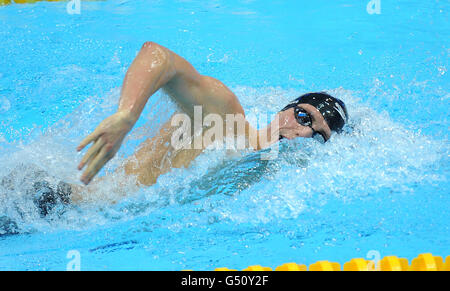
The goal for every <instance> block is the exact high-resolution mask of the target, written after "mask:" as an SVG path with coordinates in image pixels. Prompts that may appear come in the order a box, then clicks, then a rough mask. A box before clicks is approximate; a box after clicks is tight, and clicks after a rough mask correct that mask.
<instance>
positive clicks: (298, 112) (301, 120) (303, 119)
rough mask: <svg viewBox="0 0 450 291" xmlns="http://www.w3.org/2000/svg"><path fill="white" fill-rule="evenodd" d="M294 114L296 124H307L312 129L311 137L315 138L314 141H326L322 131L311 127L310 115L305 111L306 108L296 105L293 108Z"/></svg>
mask: <svg viewBox="0 0 450 291" xmlns="http://www.w3.org/2000/svg"><path fill="white" fill-rule="evenodd" d="M294 114H295V119H296V120H297V122H298V124H300V125H303V126H308V127H309V128H311V129H312V131H313V135H312V138H313V139H315V140H316V141H318V142H320V143H325V142H326V141H327V139H326V138H325V136H324V135H323V134H322V133H320V132H318V131H315V130H314V128H313V127H312V118H311V115H309V113H308V112H306V110H304V109H303V108H300V107H298V106H296V107H295V108H294Z"/></svg>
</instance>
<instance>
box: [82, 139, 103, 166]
mask: <svg viewBox="0 0 450 291" xmlns="http://www.w3.org/2000/svg"><path fill="white" fill-rule="evenodd" d="M104 145H105V142H104V140H103V138H101V137H100V138H99V139H97V141H95V143H94V145H93V146H91V148H90V149H89V150H88V152H87V153H86V154H85V155H84V157H83V159H82V160H81V162H80V164H79V165H78V170H81V169H83V168H84V166H85V165H86V163H87V162H89V160H91V159H92V158H94V157H95V155H96V154H97V153H98V152H99V151H100V150H101V148H102V147H103V146H104Z"/></svg>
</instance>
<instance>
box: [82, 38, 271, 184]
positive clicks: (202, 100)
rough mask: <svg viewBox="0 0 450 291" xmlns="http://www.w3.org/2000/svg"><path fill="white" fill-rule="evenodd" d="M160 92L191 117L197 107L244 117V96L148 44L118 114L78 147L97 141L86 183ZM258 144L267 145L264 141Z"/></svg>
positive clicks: (89, 159) (136, 63)
mask: <svg viewBox="0 0 450 291" xmlns="http://www.w3.org/2000/svg"><path fill="white" fill-rule="evenodd" d="M160 88H164V89H166V90H167V92H169V94H171V95H172V96H173V97H174V98H175V99H176V100H177V101H178V104H179V105H180V106H181V107H182V108H183V109H184V110H185V111H186V112H187V113H191V109H192V108H193V105H202V106H203V107H204V112H207V113H218V114H220V115H222V116H223V117H225V115H226V114H242V115H244V110H243V108H242V106H241V104H240V102H239V100H238V98H237V97H236V96H235V95H234V94H233V92H231V90H229V89H228V88H227V87H226V86H225V85H224V84H223V83H222V82H220V81H219V80H217V79H214V78H212V77H208V76H202V75H200V74H199V73H198V72H197V71H196V70H195V69H194V67H193V66H192V65H191V64H190V63H189V62H187V61H186V60H185V59H183V58H182V57H180V56H178V55H177V54H175V53H173V52H172V51H170V50H168V49H167V48H165V47H162V46H160V45H158V44H156V43H154V42H146V43H145V44H144V45H143V47H142V49H141V50H140V52H139V54H138V55H137V57H136V58H135V60H134V61H133V63H132V64H131V66H130V68H129V69H128V72H127V74H126V76H125V79H124V82H123V86H122V92H121V98H120V103H119V108H118V111H117V113H115V114H113V115H111V116H110V117H108V118H106V119H105V120H104V121H102V122H101V123H100V125H99V126H98V127H97V128H96V129H95V131H94V132H93V133H91V134H90V135H89V136H87V137H86V138H85V139H84V140H83V141H82V142H81V143H80V145H79V146H78V147H77V150H78V151H81V150H82V149H83V148H85V147H86V146H87V145H89V144H90V143H93V145H92V146H91V147H90V148H89V150H88V152H87V153H86V155H85V156H84V157H83V159H82V160H81V162H80V164H79V166H78V169H79V170H82V169H83V168H84V167H85V166H86V165H87V169H86V170H85V172H84V173H83V175H82V177H81V181H82V182H83V183H84V184H86V185H87V184H89V183H90V182H91V181H92V179H93V178H94V176H95V175H96V174H97V173H98V172H99V171H100V170H101V169H102V168H103V166H104V165H105V164H106V163H107V162H108V161H109V160H110V159H112V158H113V157H114V155H115V154H116V153H117V151H118V150H119V148H120V146H121V144H122V141H123V139H124V138H125V136H126V135H127V134H128V132H130V131H131V129H132V128H133V126H134V124H135V123H136V121H137V120H138V119H139V116H140V115H141V113H142V111H143V109H144V107H145V104H146V103H147V101H148V99H149V98H150V96H152V95H153V94H154V93H155V92H156V91H158V90H159V89H160ZM244 116H245V115H244ZM247 124H248V123H247ZM246 128H250V127H248V126H247V127H246ZM258 136H259V134H258ZM258 140H259V139H258ZM252 146H253V147H254V148H255V149H260V148H264V147H265V146H264V145H263V146H261V145H260V143H259V142H258V141H257V142H256V144H253V145H252Z"/></svg>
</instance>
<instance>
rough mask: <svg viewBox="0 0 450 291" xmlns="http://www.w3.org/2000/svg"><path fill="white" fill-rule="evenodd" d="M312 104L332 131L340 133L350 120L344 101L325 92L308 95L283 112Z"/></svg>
mask: <svg viewBox="0 0 450 291" xmlns="http://www.w3.org/2000/svg"><path fill="white" fill-rule="evenodd" d="M302 103H305V104H310V105H312V106H314V107H315V108H317V110H319V112H320V113H322V116H323V118H324V119H325V121H326V122H327V124H328V126H329V127H330V129H331V130H332V131H336V132H340V131H341V130H342V128H343V127H344V125H345V123H347V120H348V113H347V108H346V107H345V104H344V102H342V100H340V99H338V98H335V97H333V96H331V95H328V94H327V93H324V92H319V93H308V94H305V95H302V96H300V97H298V98H297V99H295V100H293V101H292V102H291V103H289V104H288V105H287V106H286V107H284V108H283V110H281V111H285V110H288V109H289V108H293V107H296V106H297V105H299V104H302Z"/></svg>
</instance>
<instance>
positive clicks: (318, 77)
mask: <svg viewBox="0 0 450 291" xmlns="http://www.w3.org/2000/svg"><path fill="white" fill-rule="evenodd" d="M368 2H369V1H366V0H360V1H325V0H319V1H298V0H296V1H263V0H259V1H244V0H240V1H239V0H228V1H220V0H215V1H181V0H180V1H168V0H160V1H144V0H133V1H124V0H122V1H118V0H109V1H100V2H83V1H82V7H81V14H80V15H69V14H68V13H67V11H66V3H58V2H57V3H52V2H39V3H36V4H32V5H9V6H3V7H0V55H1V56H2V57H1V58H0V116H1V117H0V164H1V165H2V167H0V177H3V176H5V175H8V174H9V173H11V171H13V170H14V169H16V170H17V169H18V170H17V171H16V173H15V174H14V176H13V183H14V185H15V188H14V190H10V189H7V188H5V187H2V186H0V217H6V218H7V219H9V220H13V221H14V222H15V223H16V226H15V227H14V231H12V230H11V229H8V227H7V224H5V223H3V225H0V270H11V269H13V270H65V269H66V266H67V264H68V263H69V262H70V260H69V259H68V258H67V253H68V251H71V250H75V251H78V252H79V254H80V256H81V269H82V270H98V269H101V270H103V269H104V270H118V269H119V270H124V269H125V270H129V269H139V270H141V269H145V270H181V269H194V270H212V269H214V268H215V267H222V266H226V267H230V268H237V269H242V268H245V267H247V266H249V265H254V264H261V265H266V266H270V267H276V266H278V265H281V264H282V263H286V262H291V261H293V262H297V263H304V264H311V263H313V262H316V261H319V260H330V261H336V262H340V263H344V262H346V261H348V260H350V259H351V258H354V257H366V256H367V253H368V252H369V251H372V250H374V251H377V252H379V253H380V255H381V257H383V256H387V255H397V256H401V257H406V258H408V259H410V260H411V259H412V258H414V257H415V256H417V255H418V254H420V253H423V252H432V253H433V254H435V255H440V256H447V255H450V229H449V223H450V215H449V214H450V213H449V205H450V196H449V194H450V193H449V192H450V191H449V182H448V176H449V160H450V159H449V152H450V151H449V150H450V147H449V142H448V141H449V140H448V134H449V125H450V124H449V121H448V117H449V113H448V108H449V107H450V106H449V105H450V93H449V84H450V82H449V74H450V73H449V72H448V68H449V67H450V64H449V53H450V41H449V40H450V25H449V22H448V19H449V10H450V4H449V2H448V1H417V0H415V1H387V0H381V4H382V6H381V14H372V15H371V14H369V13H367V11H366V5H367V3H368ZM145 41H155V42H158V43H160V44H162V45H164V46H166V47H169V48H170V49H172V50H173V51H175V52H177V53H178V54H180V55H182V56H183V57H185V58H186V59H187V60H189V61H190V62H191V63H192V64H193V65H194V66H195V67H196V68H197V69H198V70H199V71H200V72H201V73H202V74H205V75H210V76H213V77H216V78H218V79H220V80H222V81H223V82H224V83H225V84H226V85H227V86H229V87H230V88H231V89H232V90H233V91H234V92H235V93H236V95H237V96H238V97H239V99H240V100H241V103H242V105H243V107H244V109H245V110H246V112H247V113H258V112H263V111H277V110H279V109H281V108H282V107H283V106H284V105H285V104H286V103H287V102H288V101H290V100H291V99H293V98H295V97H296V96H298V95H299V94H301V93H304V92H310V91H320V90H327V91H328V92H330V93H331V94H334V95H336V96H337V97H339V98H341V99H343V100H344V101H345V102H346V103H347V106H348V109H349V113H350V115H351V120H350V125H351V127H352V128H353V130H348V131H347V133H346V134H344V135H340V136H337V135H336V136H334V137H333V138H332V140H331V141H330V142H329V143H327V144H326V145H324V146H318V145H317V144H315V143H314V142H313V141H311V140H296V141H285V142H283V144H282V146H281V150H280V155H279V157H278V158H277V159H275V160H273V161H269V162H267V161H266V162H263V161H261V160H260V159H259V154H258V153H251V152H240V153H235V154H234V155H233V156H230V155H227V153H225V152H223V151H220V150H215V151H213V150H211V151H207V152H205V153H204V154H202V155H201V156H199V157H198V158H197V159H196V161H195V162H194V163H193V164H192V165H191V166H190V167H189V168H187V169H174V170H173V171H171V172H170V173H168V174H166V175H163V176H161V177H160V178H159V180H158V182H157V184H156V185H154V186H151V187H148V188H143V189H134V188H133V187H131V186H130V187H129V191H128V192H129V193H128V194H129V195H128V197H127V198H125V199H121V200H118V201H119V202H118V203H116V204H113V205H111V204H110V203H108V202H106V201H107V200H108V199H115V197H116V196H115V195H117V193H115V184H116V183H117V181H118V180H120V179H122V180H123V179H125V180H127V181H129V182H132V181H131V180H132V178H129V177H128V178H127V177H124V176H123V175H121V174H120V173H116V174H114V175H112V174H111V172H112V171H113V170H114V169H115V168H116V167H117V166H118V165H120V164H121V162H122V161H123V158H124V157H126V156H128V155H130V154H131V153H132V152H133V150H134V149H135V147H136V146H137V145H138V144H139V142H140V141H142V140H144V139H145V138H147V137H150V136H153V135H154V134H155V132H156V130H157V128H158V125H159V124H161V122H162V121H163V120H164V119H167V118H168V117H169V116H170V113H171V112H173V110H174V104H173V103H172V102H171V101H170V100H169V98H168V97H167V96H165V95H163V94H161V93H158V94H156V95H155V96H154V97H152V99H151V100H150V102H149V104H148V106H147V108H146V110H145V112H144V114H143V117H142V118H141V120H140V121H139V123H138V124H137V126H136V128H135V129H134V131H133V132H132V133H131V134H130V136H129V137H128V138H127V140H126V141H125V143H124V146H123V147H122V149H121V150H120V152H119V154H118V156H117V157H116V158H114V159H113V160H112V161H111V162H110V163H109V164H108V166H107V167H106V169H105V170H103V171H102V173H101V174H100V176H104V177H107V178H106V179H105V180H104V182H103V183H101V184H100V187H99V188H98V189H97V190H96V191H95V192H96V193H95V194H96V195H97V196H98V197H100V198H101V199H100V200H96V201H93V202H92V203H86V204H83V205H81V206H77V207H75V206H74V207H69V208H68V209H61V210H60V211H59V212H58V213H55V214H54V215H52V216H50V217H47V218H45V219H43V218H41V217H40V216H39V213H38V211H37V209H36V208H35V206H34V204H33V202H32V199H31V198H30V196H29V195H27V193H26V192H27V191H26V189H27V185H28V184H29V183H31V182H32V179H33V178H32V177H33V176H34V175H35V174H36V168H40V169H44V170H45V171H47V172H48V173H49V175H51V176H53V177H54V178H55V179H57V180H59V179H63V180H66V181H69V182H72V183H78V179H79V175H80V174H79V173H78V172H77V171H76V165H77V162H78V161H79V160H80V159H81V156H80V155H79V154H77V153H76V152H75V147H76V145H77V144H78V143H79V141H80V140H81V139H82V138H83V137H84V136H85V135H86V134H87V133H89V132H90V131H91V130H92V129H94V128H95V126H96V125H97V124H98V123H99V122H100V121H101V120H103V119H104V118H105V117H107V116H108V115H109V114H111V113H113V112H114V111H115V110H116V108H117V101H118V99H119V97H120V86H121V83H122V79H123V77H124V75H125V72H126V70H127V68H128V66H129V65H130V63H131V62H132V60H133V58H134V57H135V55H136V54H137V52H138V50H139V49H140V47H141V45H142V44H143V43H144V42H145ZM130 184H132V183H130ZM111 197H112V198H111ZM103 198H104V199H103ZM11 232H16V233H18V234H13V235H12V234H11Z"/></svg>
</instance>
